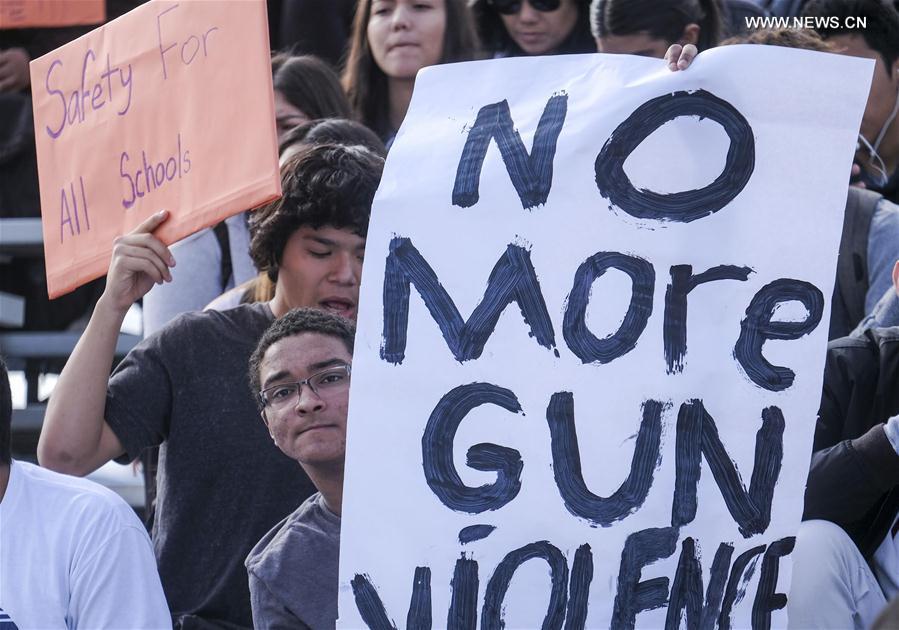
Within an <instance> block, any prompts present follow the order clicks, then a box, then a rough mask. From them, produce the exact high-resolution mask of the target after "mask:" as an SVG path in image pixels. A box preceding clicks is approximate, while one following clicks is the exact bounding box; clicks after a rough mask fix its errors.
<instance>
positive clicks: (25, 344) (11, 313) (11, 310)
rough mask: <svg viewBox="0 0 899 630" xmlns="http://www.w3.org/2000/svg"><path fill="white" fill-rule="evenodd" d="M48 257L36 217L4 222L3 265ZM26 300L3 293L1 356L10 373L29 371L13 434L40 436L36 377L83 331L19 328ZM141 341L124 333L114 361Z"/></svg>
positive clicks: (0, 222)
mask: <svg viewBox="0 0 899 630" xmlns="http://www.w3.org/2000/svg"><path fill="white" fill-rule="evenodd" d="M43 255H44V246H43V238H42V232H41V220H40V219H38V218H3V219H0V265H6V264H9V263H10V262H11V261H12V260H14V259H16V258H23V257H28V258H35V257H42V256H43ZM25 306H26V305H25V299H24V298H22V297H21V296H17V295H12V294H9V293H2V292H0V326H3V328H2V329H0V354H2V355H3V357H4V359H5V360H6V363H7V366H8V367H9V370H10V371H16V370H21V371H24V372H25V373H26V407H25V408H23V409H14V410H13V418H12V430H13V436H14V439H15V436H16V434H17V433H18V434H20V435H21V434H23V433H28V434H32V435H33V437H34V438H36V434H37V433H39V432H40V428H41V425H42V423H43V419H44V410H45V408H46V405H45V404H44V403H42V402H40V401H39V400H38V392H37V382H38V377H39V376H40V374H41V373H43V372H45V371H51V370H52V371H55V369H58V367H59V366H61V365H62V364H63V363H64V362H65V360H66V359H68V357H69V355H70V354H71V353H72V350H73V349H74V348H75V344H76V343H77V342H78V338H79V337H80V336H81V331H66V330H63V331H58V330H17V329H21V328H22V327H23V326H24V325H25V318H24V313H25ZM138 341H140V337H139V336H138V335H128V334H120V335H119V339H118V342H117V344H116V357H123V356H124V355H125V354H127V352H128V351H129V350H130V349H131V348H133V347H134V346H135V345H136V344H137V342H138Z"/></svg>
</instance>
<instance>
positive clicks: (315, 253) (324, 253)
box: [306, 249, 331, 258]
mask: <svg viewBox="0 0 899 630" xmlns="http://www.w3.org/2000/svg"><path fill="white" fill-rule="evenodd" d="M306 251H308V252H309V255H310V256H312V257H313V258H327V257H328V256H330V255H331V250H329V249H326V250H316V249H309V250H306Z"/></svg>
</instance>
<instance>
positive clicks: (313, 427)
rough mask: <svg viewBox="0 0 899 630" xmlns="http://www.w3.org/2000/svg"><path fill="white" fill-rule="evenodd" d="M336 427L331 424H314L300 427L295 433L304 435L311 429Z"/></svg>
mask: <svg viewBox="0 0 899 630" xmlns="http://www.w3.org/2000/svg"><path fill="white" fill-rule="evenodd" d="M336 428H337V427H336V426H335V425H333V424H316V425H313V426H311V427H306V428H304V429H302V430H301V431H300V432H299V433H298V434H297V435H305V434H306V433H311V432H313V431H322V430H327V429H336Z"/></svg>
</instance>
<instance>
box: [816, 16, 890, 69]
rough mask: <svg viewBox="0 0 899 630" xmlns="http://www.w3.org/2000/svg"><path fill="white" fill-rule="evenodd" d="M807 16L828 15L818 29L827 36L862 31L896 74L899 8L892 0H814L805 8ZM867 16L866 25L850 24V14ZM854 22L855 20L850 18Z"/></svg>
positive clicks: (822, 35)
mask: <svg viewBox="0 0 899 630" xmlns="http://www.w3.org/2000/svg"><path fill="white" fill-rule="evenodd" d="M802 14H803V15H804V16H809V17H826V18H828V19H827V20H826V21H825V23H824V24H823V26H821V27H816V28H815V30H816V31H818V33H819V34H820V35H821V37H823V38H824V39H827V38H828V37H833V36H835V35H860V36H861V37H863V38H864V40H865V43H866V44H867V45H868V48H870V49H871V50H873V51H875V52H876V53H877V54H879V55H880V57H881V58H882V59H883V62H884V63H885V64H886V71H887V73H889V74H892V72H893V71H892V65H893V63H894V62H895V61H896V59H897V58H899V10H897V9H896V7H895V6H893V5H891V4H890V2H889V1H888V0H812V2H809V3H808V4H807V5H805V8H804V9H803V10H802ZM848 17H852V18H863V19H864V20H865V26H864V27H863V28H850V27H849V26H848V25H847V20H846V18H848ZM849 22H850V23H851V21H849Z"/></svg>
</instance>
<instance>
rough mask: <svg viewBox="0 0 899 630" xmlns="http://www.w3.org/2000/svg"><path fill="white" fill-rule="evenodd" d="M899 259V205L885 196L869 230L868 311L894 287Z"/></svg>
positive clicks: (866, 307)
mask: <svg viewBox="0 0 899 630" xmlns="http://www.w3.org/2000/svg"><path fill="white" fill-rule="evenodd" d="M897 260H899V206H897V205H896V204H894V203H892V202H890V201H888V200H886V199H881V200H880V202H879V203H878V204H877V208H876V209H875V210H874V216H873V217H872V218H871V228H870V230H869V231H868V292H867V294H866V295H865V314H870V313H871V311H872V310H873V309H874V306H875V305H876V304H877V301H878V300H879V299H880V298H881V297H882V296H883V295H884V293H886V291H887V290H888V289H889V288H890V287H892V284H893V277H892V271H893V265H894V264H896V261H897Z"/></svg>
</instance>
